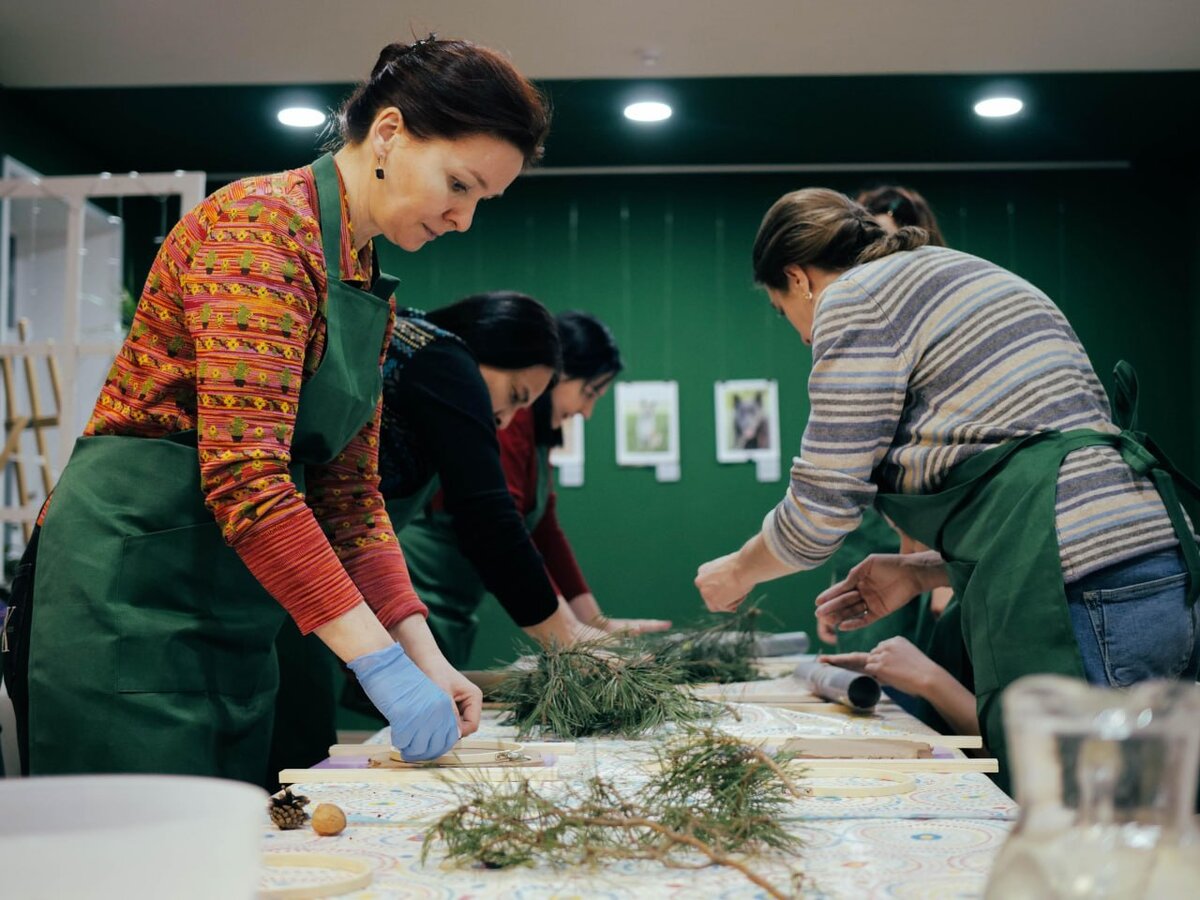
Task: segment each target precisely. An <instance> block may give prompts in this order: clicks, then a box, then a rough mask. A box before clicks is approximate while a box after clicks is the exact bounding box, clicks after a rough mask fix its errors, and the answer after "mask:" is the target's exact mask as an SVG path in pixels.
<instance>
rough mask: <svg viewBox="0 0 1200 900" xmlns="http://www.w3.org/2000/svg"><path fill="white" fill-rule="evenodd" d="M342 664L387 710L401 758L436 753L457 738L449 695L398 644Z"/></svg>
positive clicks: (415, 758) (428, 756) (413, 758)
mask: <svg viewBox="0 0 1200 900" xmlns="http://www.w3.org/2000/svg"><path fill="white" fill-rule="evenodd" d="M347 665H348V666H349V667H350V671H351V672H353V673H354V676H355V677H356V678H357V679H358V683H359V684H361V685H362V687H363V690H364V691H366V692H367V696H368V697H370V698H371V702H372V703H374V704H375V708H376V709H378V710H379V711H380V712H381V713H383V714H384V715H385V716H387V720H388V724H389V725H391V726H392V746H393V747H395V748H396V749H397V750H399V751H400V755H401V756H402V757H403V758H404V759H405V760H406V761H408V762H419V761H420V760H425V759H437V757H439V756H441V755H442V754H444V753H446V752H447V751H448V750H449V749H450V748H451V747H453V746H454V745H455V743H456V742H457V741H458V739H459V737H460V735H459V733H458V716H457V715H456V714H455V710H454V701H453V700H451V699H450V695H449V694H447V693H446V692H445V691H443V690H442V689H441V688H440V687H438V686H437V685H436V684H434V683H433V682H432V681H430V680H429V678H428V676H426V674H425V673H424V672H422V671H421V670H420V669H419V668H417V664H416V663H414V662H413V661H412V660H411V659H409V658H408V655H407V654H406V653H405V652H404V648H403V647H401V646H400V645H399V644H392V645H391V646H390V647H387V648H385V649H383V650H376V651H375V652H374V653H365V654H363V655H362V656H360V657H358V658H357V659H352V660H350V662H349V663H347Z"/></svg>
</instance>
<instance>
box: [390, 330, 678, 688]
mask: <svg viewBox="0 0 1200 900" xmlns="http://www.w3.org/2000/svg"><path fill="white" fill-rule="evenodd" d="M556 323H557V326H558V335H559V340H560V342H561V346H562V375H561V376H560V377H559V379H558V381H557V382H556V383H555V384H554V386H553V387H551V388H550V389H549V390H547V391H546V392H545V393H544V394H542V395H541V396H540V397H539V398H538V399H537V401H536V402H535V403H534V404H533V406H532V407H531V408H526V409H521V410H519V411H517V413H516V414H515V415H514V416H513V417H512V420H511V421H510V422H509V424H508V426H507V427H505V428H503V429H501V430H500V432H499V443H500V461H501V465H502V466H503V469H504V476H505V478H506V480H507V484H508V490H509V493H510V494H511V495H512V499H513V502H514V503H515V505H516V509H517V511H518V513H519V514H520V515H521V517H522V520H523V522H524V527H525V528H526V530H527V531H528V533H529V534H530V535H531V537H532V541H533V545H534V547H535V548H536V549H537V550H538V551H539V552H540V555H541V560H542V561H543V562H544V565H545V569H546V573H547V574H548V576H549V578H550V580H551V585H552V587H553V589H554V590H555V593H556V594H557V596H558V597H562V598H566V600H567V606H568V608H569V609H570V611H571V612H572V613H574V615H575V617H576V618H577V619H579V620H580V621H581V622H583V623H584V624H587V625H591V626H593V627H595V628H596V629H599V630H600V631H604V632H614V631H633V632H643V631H660V630H663V629H666V628H669V627H670V622H665V621H662V620H658V619H609V618H607V617H606V616H604V615H603V613H602V612H601V611H600V607H599V605H598V604H597V602H596V598H595V596H594V595H593V594H592V592H591V589H590V588H589V587H588V585H587V582H586V581H585V580H584V577H583V573H582V572H581V571H580V569H579V564H578V563H577V562H576V561H575V555H574V553H572V551H571V545H570V543H569V542H568V541H567V538H566V535H565V534H563V532H562V528H561V527H560V526H559V524H558V515H557V511H556V507H557V498H556V496H555V493H554V486H553V480H552V475H551V466H550V449H551V447H553V446H557V445H559V444H561V443H562V426H563V423H564V422H566V421H567V420H568V419H570V418H571V417H572V416H575V415H582V416H583V417H584V418H585V419H587V418H590V417H591V414H592V410H593V409H594V408H595V405H596V401H598V400H599V399H600V398H601V397H602V396H604V394H605V393H606V392H607V391H608V389H609V387H610V386H611V385H612V383H613V381H614V380H615V379H616V377H617V374H618V373H619V372H620V371H621V368H622V363H621V354H620V351H619V350H618V348H617V344H616V341H615V340H614V339H613V336H612V332H611V331H609V330H608V328H607V327H605V325H604V324H603V323H602V322H600V321H599V320H598V319H596V318H595V317H594V316H590V315H588V314H587V313H581V312H565V313H561V314H559V315H558V316H557V317H556ZM399 537H400V543H401V545H402V546H403V547H404V550H405V556H406V558H407V559H408V566H409V572H410V573H411V574H412V579H413V584H414V585H416V586H417V590H418V591H419V592H420V594H421V597H422V598H423V599H424V600H425V603H426V604H427V605H428V606H429V626H430V628H432V629H433V633H434V635H435V636H436V637H437V639H438V644H439V645H440V646H441V647H442V649H443V651H444V652H445V654H446V658H447V659H449V660H450V661H451V663H453V664H454V665H456V666H463V665H466V664H467V660H468V658H469V656H470V652H471V645H472V643H473V641H474V639H475V633H476V630H477V627H478V618H477V616H476V610H478V608H479V605H480V604H481V603H482V602H484V599H485V598H486V597H487V596H488V588H487V587H486V585H485V583H484V579H483V578H481V577H480V573H479V571H478V570H477V569H476V568H475V567H474V566H473V565H472V564H471V563H470V561H469V558H468V554H467V553H464V550H463V549H462V548H461V546H460V542H459V535H458V530H457V529H456V527H455V522H454V517H453V516H451V515H450V513H449V512H448V511H447V510H446V502H445V496H444V494H443V493H442V492H439V493H437V494H435V495H434V496H433V498H432V500H431V502H430V503H429V504H428V506H427V508H426V509H424V510H421V511H420V512H418V513H417V515H416V516H415V517H414V518H413V519H412V520H411V521H410V522H409V523H408V525H406V526H405V528H404V530H403V531H401V532H400V533H399ZM501 602H502V603H503V601H501ZM510 614H511V611H510ZM513 618H514V621H517V624H520V621H519V620H518V619H517V616H515V615H514V616H513Z"/></svg>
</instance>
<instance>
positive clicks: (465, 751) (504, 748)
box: [388, 738, 537, 767]
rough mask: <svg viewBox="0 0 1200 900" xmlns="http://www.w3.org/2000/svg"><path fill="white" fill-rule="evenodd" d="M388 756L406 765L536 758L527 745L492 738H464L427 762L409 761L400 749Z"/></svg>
mask: <svg viewBox="0 0 1200 900" xmlns="http://www.w3.org/2000/svg"><path fill="white" fill-rule="evenodd" d="M388 758H389V759H390V760H391V761H392V762H395V763H401V764H403V765H406V766H416V767H426V766H443V767H449V766H495V765H517V764H521V763H533V762H535V761H537V760H536V758H535V757H534V756H533V755H532V754H529V753H526V752H525V747H524V745H522V744H519V743H517V742H516V741H504V740H496V739H492V738H464V739H463V740H461V741H459V742H458V743H457V744H455V745H454V747H453V748H451V750H450V752H449V753H446V754H445V755H443V756H439V757H438V758H437V759H431V760H428V761H425V762H407V761H406V760H405V759H404V758H403V757H402V756H401V755H400V751H399V750H392V751H390V752H389V753H388Z"/></svg>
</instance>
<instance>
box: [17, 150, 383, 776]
mask: <svg viewBox="0 0 1200 900" xmlns="http://www.w3.org/2000/svg"><path fill="white" fill-rule="evenodd" d="M313 172H314V174H315V177H316V185H317V196H318V204H319V207H320V222H321V232H322V243H323V245H324V250H325V260H326V265H327V267H328V277H329V286H328V291H327V296H326V303H325V310H326V316H327V325H326V328H327V331H326V344H325V353H324V355H323V357H322V359H321V362H320V366H319V368H318V369H317V371H316V372H315V373H314V374H313V375H312V376H311V377H310V378H309V379H308V380H307V381H306V382H305V383H304V385H303V387H302V389H301V392H300V395H299V398H298V401H297V408H298V412H297V417H296V423H295V433H294V436H293V441H292V448H291V449H292V459H293V470H292V475H293V480H295V481H296V484H297V487H298V489H300V490H303V465H305V464H323V463H328V462H330V461H331V460H332V459H334V457H335V456H336V455H337V453H338V452H339V451H340V450H341V449H342V448H343V447H344V446H345V445H346V444H347V443H348V442H349V441H350V440H351V438H353V437H354V435H355V434H356V433H357V432H358V431H359V430H360V429H361V428H362V426H363V425H365V424H366V423H367V422H368V421H370V419H371V418H372V417H373V416H374V414H375V409H376V407H377V405H378V402H379V398H380V394H381V389H382V379H381V375H380V368H379V355H378V349H379V347H381V346H382V343H383V340H384V337H385V332H386V329H387V320H388V312H389V309H388V298H389V297H390V296H391V294H392V292H393V290H394V289H395V286H396V283H397V282H396V280H395V279H393V278H390V277H388V276H381V277H379V278H377V279H376V281H375V284H374V286H373V288H372V290H371V292H367V291H362V290H359V289H357V288H355V287H352V286H351V285H348V284H345V283H344V282H342V281H341V280H340V279H341V268H340V260H341V198H340V194H339V186H338V178H337V171H336V168H335V166H334V162H333V158H332V157H331V156H328V155H326V156H324V157H322V158H321V159H319V160H318V161H317V162H316V163H314V164H313ZM364 344H365V347H364ZM34 596H35V598H36V602H35V606H34V607H33V609H34V615H33V621H32V632H31V638H30V660H29V690H30V725H29V732H30V764H31V771H32V773H34V774H54V773H73V772H158V773H176V774H193V775H210V776H219V777H226V778H234V779H239V780H243V781H249V782H252V783H255V784H261V783H263V782H264V780H265V776H266V767H267V750H268V744H269V741H270V739H271V727H272V715H273V705H274V701H275V693H276V686H277V683H278V678H279V676H278V669H277V666H276V660H275V653H274V650H273V643H274V640H275V634H276V632H277V631H278V630H279V627H280V624H281V623H282V622H283V621H284V619H285V617H286V614H285V612H284V610H283V608H282V607H281V606H280V605H279V604H278V603H277V602H276V601H275V600H274V599H273V598H272V597H271V596H270V595H269V594H268V593H267V592H266V591H265V590H264V589H263V588H262V586H261V585H260V584H259V583H258V581H257V580H256V579H255V578H254V576H253V575H251V573H250V571H249V570H248V569H247V568H246V566H245V564H244V563H242V561H241V559H240V558H239V557H238V555H237V553H236V552H235V551H234V550H233V549H231V548H230V547H229V546H228V545H226V543H225V542H224V540H223V539H222V537H221V533H220V530H219V527H218V525H217V523H216V521H215V520H214V519H213V516H212V513H210V512H209V511H208V510H207V509H206V508H205V506H204V494H203V492H202V491H201V488H200V471H199V465H198V461H197V457H196V433H195V432H194V431H188V432H182V433H179V434H173V435H169V436H167V437H165V438H156V439H151V438H140V437H119V436H96V437H83V438H80V439H79V440H78V441H77V442H76V445H75V449H74V452H73V453H72V455H71V460H70V462H69V464H68V465H67V467H66V469H65V470H64V472H63V474H62V477H61V479H60V480H59V483H58V486H57V487H56V489H55V492H54V501H53V503H51V505H50V509H49V511H48V513H47V515H46V518H45V522H44V524H43V526H42V533H41V544H40V546H39V548H38V557H37V572H36V575H35V591H34Z"/></svg>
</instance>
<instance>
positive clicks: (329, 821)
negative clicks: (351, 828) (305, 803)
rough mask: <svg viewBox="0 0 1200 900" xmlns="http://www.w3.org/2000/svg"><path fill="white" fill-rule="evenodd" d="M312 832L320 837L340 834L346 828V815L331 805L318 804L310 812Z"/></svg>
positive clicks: (339, 808)
mask: <svg viewBox="0 0 1200 900" xmlns="http://www.w3.org/2000/svg"><path fill="white" fill-rule="evenodd" d="M312 827H313V831H315V832H316V833H317V834H321V835H326V836H329V835H334V834H341V833H342V830H343V829H344V828H345V827H346V814H345V813H344V812H342V810H341V807H338V806H334V805H333V804H332V803H318V804H317V808H316V809H314V810H313V811H312Z"/></svg>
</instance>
